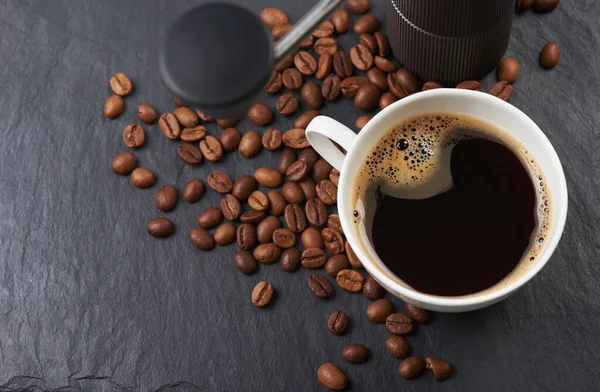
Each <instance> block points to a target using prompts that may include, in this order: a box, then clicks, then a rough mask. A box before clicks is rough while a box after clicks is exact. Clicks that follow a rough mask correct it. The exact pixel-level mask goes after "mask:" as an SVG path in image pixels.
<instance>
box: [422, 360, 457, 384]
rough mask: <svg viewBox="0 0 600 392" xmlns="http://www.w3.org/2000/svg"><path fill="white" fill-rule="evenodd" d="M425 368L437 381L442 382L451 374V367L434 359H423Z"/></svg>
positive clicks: (442, 361)
mask: <svg viewBox="0 0 600 392" xmlns="http://www.w3.org/2000/svg"><path fill="white" fill-rule="evenodd" d="M425 367H426V368H427V369H428V370H431V371H432V372H433V375H434V376H435V379H436V380H437V381H442V380H445V379H447V378H448V377H450V375H451V374H452V365H451V364H450V362H448V361H444V360H443V359H439V358H435V357H427V358H425Z"/></svg>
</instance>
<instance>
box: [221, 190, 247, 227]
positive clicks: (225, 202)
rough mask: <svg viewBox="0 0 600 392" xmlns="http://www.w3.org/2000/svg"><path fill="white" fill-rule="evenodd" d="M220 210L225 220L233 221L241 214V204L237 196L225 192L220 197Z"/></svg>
mask: <svg viewBox="0 0 600 392" xmlns="http://www.w3.org/2000/svg"><path fill="white" fill-rule="evenodd" d="M220 204H221V211H222V212H223V215H224V216H225V218H226V219H227V220H230V221H234V220H236V219H238V218H239V217H240V215H242V205H241V204H240V201H239V200H238V199H237V197H235V196H233V195H232V194H227V195H225V196H223V198H221V203H220Z"/></svg>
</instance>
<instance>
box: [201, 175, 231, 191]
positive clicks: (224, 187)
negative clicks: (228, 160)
mask: <svg viewBox="0 0 600 392" xmlns="http://www.w3.org/2000/svg"><path fill="white" fill-rule="evenodd" d="M206 182H207V183H208V186H209V187H211V188H212V189H214V190H215V191H217V192H219V193H230V192H231V190H232V189H233V181H231V178H229V176H228V175H227V173H224V172H222V171H220V170H215V171H213V172H212V173H210V174H209V175H208V177H206Z"/></svg>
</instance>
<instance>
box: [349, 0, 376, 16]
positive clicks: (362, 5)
mask: <svg viewBox="0 0 600 392" xmlns="http://www.w3.org/2000/svg"><path fill="white" fill-rule="evenodd" d="M346 5H347V7H348V9H349V10H350V11H352V12H354V13H355V14H364V13H365V12H367V11H368V10H369V8H370V7H371V0H348V1H347V3H346Z"/></svg>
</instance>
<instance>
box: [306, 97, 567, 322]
mask: <svg viewBox="0 0 600 392" xmlns="http://www.w3.org/2000/svg"><path fill="white" fill-rule="evenodd" d="M433 113H456V114H463V115H468V116H473V117H476V118H479V119H481V120H483V121H486V122H488V123H491V124H493V125H495V126H496V127H497V128H499V129H500V130H502V131H504V132H506V133H507V134H508V135H510V136H512V137H513V138H514V139H516V140H517V141H518V142H520V144H521V145H522V146H524V147H525V148H526V149H527V150H528V151H529V153H530V154H531V156H532V157H534V158H535V161H536V165H537V167H538V168H539V169H540V171H541V172H542V173H543V175H544V180H545V182H546V186H547V189H549V195H550V198H551V206H552V211H551V214H550V217H549V218H550V221H549V229H548V232H547V233H548V235H547V237H546V238H545V241H544V246H543V247H542V249H541V252H540V253H539V254H538V256H537V257H536V259H535V261H533V262H532V264H531V265H529V266H527V268H526V269H525V270H523V272H521V273H520V274H519V275H518V276H517V277H516V278H514V279H511V280H507V281H506V282H504V281H502V282H500V283H498V284H497V285H495V286H493V287H492V288H490V289H488V290H484V291H482V292H480V293H474V294H470V295H465V296H461V297H443V296H437V295H430V294H425V293H422V292H419V291H416V290H414V289H412V288H411V287H410V286H408V285H407V284H406V283H404V282H403V281H402V280H400V279H399V278H398V277H397V276H396V275H394V274H393V273H392V272H391V271H390V270H389V269H388V268H387V267H386V266H385V265H384V264H383V262H382V261H381V259H380V258H379V257H378V256H377V253H376V252H375V250H374V249H373V247H372V245H371V244H370V242H369V241H361V238H363V237H362V236H364V234H361V233H360V232H359V226H357V225H355V224H354V223H353V211H354V201H355V199H354V197H355V195H354V194H353V189H354V185H355V184H354V181H355V180H356V178H357V173H358V170H359V169H360V166H361V164H362V162H364V158H365V156H366V154H367V153H368V152H369V151H370V150H371V148H372V147H373V146H374V145H375V144H376V143H377V142H378V141H379V139H380V137H381V136H382V135H383V134H384V133H385V132H387V131H389V130H390V129H391V128H392V127H394V126H395V125H397V124H398V123H400V122H401V121H403V120H404V119H407V118H409V117H413V116H416V115H420V114H433ZM306 137H307V138H308V140H309V142H310V144H311V145H312V147H313V148H314V149H315V150H317V152H318V153H319V154H321V156H323V158H325V159H326V160H327V161H328V162H329V163H330V164H331V165H333V166H334V167H335V168H336V169H338V170H339V171H340V179H339V183H338V200H337V207H338V213H339V216H340V221H341V224H342V228H343V230H344V234H345V236H346V239H347V240H348V243H349V244H350V246H351V247H352V249H353V250H354V252H355V253H356V255H357V256H358V258H359V259H360V261H361V262H362V264H363V266H364V267H365V268H366V269H367V271H368V272H369V274H370V275H371V276H372V277H373V278H374V279H375V280H376V281H377V282H379V283H380V284H381V285H382V286H383V287H384V288H385V289H386V290H387V291H389V292H390V293H392V294H393V295H395V296H397V297H399V298H401V299H402V300H404V301H406V302H408V303H411V304H413V305H416V306H419V307H422V308H425V309H430V310H434V311H440V312H464V311H470V310H475V309H480V308H483V307H486V306H489V305H491V304H494V303H496V302H498V301H501V300H502V299H504V298H506V297H508V296H509V295H510V294H512V293H514V292H515V291H516V290H517V289H519V288H520V287H521V286H523V285H524V284H525V283H526V282H527V281H529V280H530V279H531V278H533V277H534V276H535V274H537V273H538V272H539V271H540V270H541V269H542V268H543V267H544V265H546V263H547V262H548V260H549V259H550V256H551V255H552V253H553V252H554V249H555V248H556V246H557V244H558V241H559V240H560V237H561V235H562V232H563V228H564V225H565V220H566V217H567V201H568V199H567V185H566V181H565V175H564V173H563V170H562V167H561V164H560V160H559V159H558V156H557V155H556V151H555V150H554V148H553V147H552V145H551V144H550V141H549V140H548V138H546V136H545V135H544V133H543V132H542V131H541V130H540V129H539V128H538V126H537V125H536V124H535V123H534V122H533V121H532V120H531V119H530V118H529V117H527V115H525V114H524V113H523V112H521V111H520V110H519V109H517V108H515V107H514V106H512V105H510V104H508V103H506V102H504V101H502V100H500V99H498V98H496V97H494V96H492V95H489V94H485V93H481V92H477V91H470V90H461V89H435V90H429V91H424V92H420V93H418V94H414V95H411V96H409V97H406V98H403V99H401V100H399V101H397V102H395V103H393V104H392V105H390V106H388V107H387V108H385V109H383V110H382V111H381V112H379V113H378V114H377V115H376V116H375V117H373V119H371V121H369V122H368V123H367V125H366V126H365V127H364V128H363V129H362V130H361V131H360V133H359V134H358V135H357V134H355V133H354V132H353V131H351V130H350V129H349V128H347V127H346V126H344V125H342V124H340V123H339V122H337V121H335V120H333V119H331V118H329V117H325V116H318V117H315V118H314V119H313V120H312V121H311V123H310V124H309V125H308V127H307V128H306ZM330 139H331V140H333V141H335V142H336V143H338V144H339V145H340V146H342V147H343V148H344V149H345V150H346V151H347V153H346V154H345V155H344V154H343V153H342V152H341V151H340V150H339V149H338V148H337V147H336V146H335V145H334V144H333V143H332V142H331V140H330ZM365 242H367V243H365ZM503 283H504V284H503Z"/></svg>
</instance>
